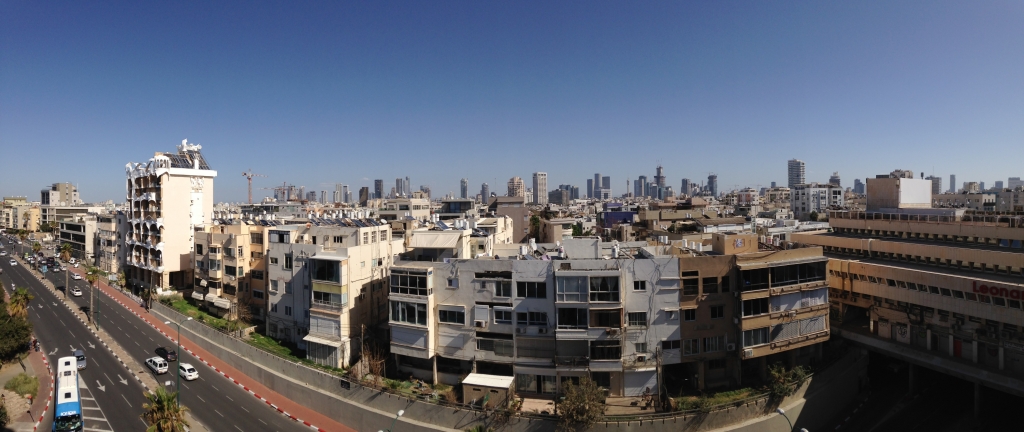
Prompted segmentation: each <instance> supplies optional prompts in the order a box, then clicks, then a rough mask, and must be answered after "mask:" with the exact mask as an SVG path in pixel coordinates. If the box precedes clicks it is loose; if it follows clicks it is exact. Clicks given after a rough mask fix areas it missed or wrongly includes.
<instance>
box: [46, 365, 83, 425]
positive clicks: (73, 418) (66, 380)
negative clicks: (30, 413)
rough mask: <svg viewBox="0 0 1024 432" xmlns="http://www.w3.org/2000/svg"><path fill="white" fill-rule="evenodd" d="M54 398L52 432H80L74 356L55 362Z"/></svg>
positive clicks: (76, 372) (80, 415) (79, 403)
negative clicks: (55, 400)
mask: <svg viewBox="0 0 1024 432" xmlns="http://www.w3.org/2000/svg"><path fill="white" fill-rule="evenodd" d="M54 381H56V383H55V386H56V396H57V404H56V405H54V409H53V432H81V431H82V427H83V426H84V424H83V423H82V404H81V401H80V399H79V393H78V359H77V358H75V357H74V356H68V357H61V358H60V359H58V360H57V376H56V377H55V379H54Z"/></svg>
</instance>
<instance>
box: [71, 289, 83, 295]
mask: <svg viewBox="0 0 1024 432" xmlns="http://www.w3.org/2000/svg"><path fill="white" fill-rule="evenodd" d="M71 295H73V296H75V297H81V296H82V289H81V288H78V287H74V288H71Z"/></svg>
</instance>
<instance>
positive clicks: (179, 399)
mask: <svg viewBox="0 0 1024 432" xmlns="http://www.w3.org/2000/svg"><path fill="white" fill-rule="evenodd" d="M185 321H192V317H188V318H186V319H185ZM164 324H167V325H171V322H170V321H164ZM174 325H176V326H178V351H177V353H178V354H177V355H176V356H175V357H174V359H175V362H176V363H177V366H178V368H177V369H178V384H177V386H176V387H177V388H176V391H175V392H174V397H176V398H177V400H175V402H174V403H176V404H178V407H179V408H180V407H181V323H174Z"/></svg>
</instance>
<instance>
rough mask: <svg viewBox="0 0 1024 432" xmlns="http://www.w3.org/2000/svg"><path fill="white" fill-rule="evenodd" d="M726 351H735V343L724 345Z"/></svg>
mask: <svg viewBox="0 0 1024 432" xmlns="http://www.w3.org/2000/svg"><path fill="white" fill-rule="evenodd" d="M725 350H726V351H736V344H728V345H726V346H725Z"/></svg>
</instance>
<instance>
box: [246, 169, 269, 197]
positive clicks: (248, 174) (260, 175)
mask: <svg viewBox="0 0 1024 432" xmlns="http://www.w3.org/2000/svg"><path fill="white" fill-rule="evenodd" d="M242 175H243V176H245V178H246V179H247V180H249V204H252V178H253V177H266V176H265V175H263V174H256V173H254V172H252V168H249V170H248V171H246V172H244V173H242Z"/></svg>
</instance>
